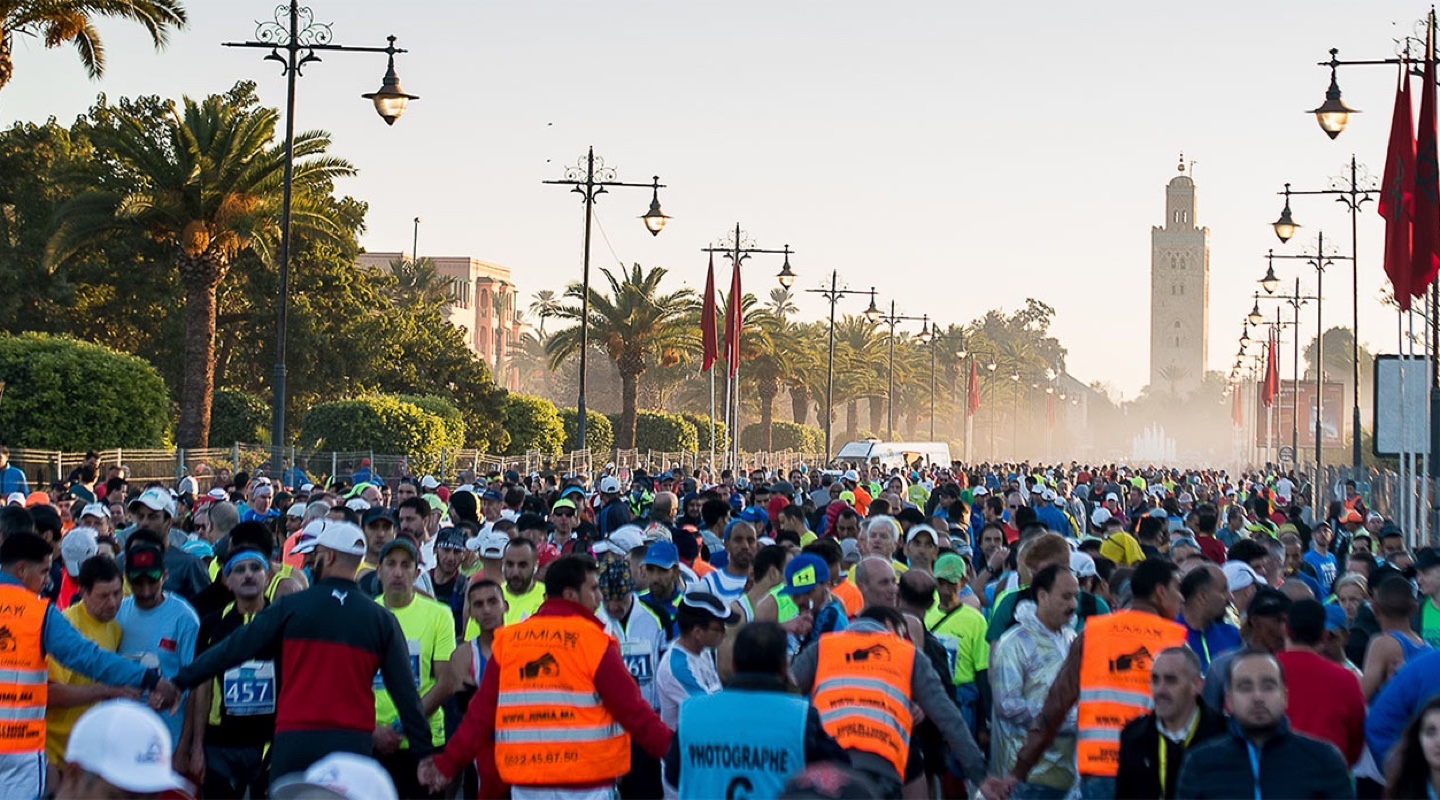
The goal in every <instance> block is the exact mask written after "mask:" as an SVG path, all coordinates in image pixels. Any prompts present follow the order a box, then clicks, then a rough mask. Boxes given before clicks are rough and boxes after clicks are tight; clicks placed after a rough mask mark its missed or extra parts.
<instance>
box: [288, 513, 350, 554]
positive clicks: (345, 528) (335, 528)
mask: <svg viewBox="0 0 1440 800" xmlns="http://www.w3.org/2000/svg"><path fill="white" fill-rule="evenodd" d="M316 523H319V524H318V525H317V524H316ZM312 528H318V529H319V530H317V531H315V538H313V539H307V538H306V536H307V535H308V534H309V533H310V531H311V529H312ZM317 547H324V548H326V549H327V550H334V551H335V552H337V553H345V554H346V555H352V556H363V555H365V532H364V531H362V530H360V526H359V525H355V524H354V523H350V522H341V521H337V520H333V519H330V520H325V519H317V520H312V521H311V522H310V524H309V525H306V526H305V529H304V532H303V533H302V534H301V536H300V543H299V544H297V545H295V547H294V548H292V549H291V550H290V554H291V555H304V554H306V553H309V552H311V551H312V550H314V549H315V548H317Z"/></svg>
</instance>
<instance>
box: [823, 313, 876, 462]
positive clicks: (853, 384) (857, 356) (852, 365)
mask: <svg viewBox="0 0 1440 800" xmlns="http://www.w3.org/2000/svg"><path fill="white" fill-rule="evenodd" d="M887 347H888V345H887V341H886V338H885V336H883V335H881V329H880V326H879V324H877V323H874V322H871V321H870V320H868V319H866V318H865V317H864V316H862V315H858V314H846V315H845V316H844V317H842V318H841V319H840V320H839V321H837V322H836V323H835V402H836V403H843V404H844V405H845V436H846V438H847V439H853V438H854V437H855V436H856V435H858V433H859V427H860V400H861V399H862V398H869V399H870V429H871V430H872V431H874V430H877V429H879V428H880V421H881V418H882V417H883V414H881V413H880V412H881V406H880V402H879V399H878V398H881V397H884V395H885V358H886V355H887Z"/></svg>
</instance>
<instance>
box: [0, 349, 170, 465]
mask: <svg viewBox="0 0 1440 800" xmlns="http://www.w3.org/2000/svg"><path fill="white" fill-rule="evenodd" d="M0 381H4V382H5V390H4V392H5V393H4V397H3V398H0V440H3V441H5V442H6V443H8V444H10V445H11V446H15V447H31V448H37V449H46V450H80V451H84V450H89V449H91V448H107V447H165V446H167V445H168V444H169V439H170V397H169V393H168V392H167V391H166V389H165V381H164V380H163V379H162V378H161V377H160V373H159V372H157V371H156V370H155V368H154V367H153V366H151V365H150V364H149V363H147V362H146V361H145V360H143V359H140V358H137V357H135V356H132V355H127V354H125V353H121V352H118V351H116V350H111V349H110V348H108V347H102V346H100V345H98V344H91V343H89V342H82V341H80V340H78V339H72V338H70V337H68V336H49V335H46V334H40V333H25V334H21V335H19V336H0Z"/></svg>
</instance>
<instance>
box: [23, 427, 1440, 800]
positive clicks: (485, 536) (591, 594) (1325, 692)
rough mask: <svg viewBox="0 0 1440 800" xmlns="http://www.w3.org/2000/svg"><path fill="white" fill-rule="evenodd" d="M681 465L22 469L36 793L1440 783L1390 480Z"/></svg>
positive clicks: (1164, 793) (1435, 624)
mask: <svg viewBox="0 0 1440 800" xmlns="http://www.w3.org/2000/svg"><path fill="white" fill-rule="evenodd" d="M0 450H3V449H0ZM847 466H848V467H850V468H846V467H847ZM856 467H858V469H857V468H856ZM659 469H665V467H664V466H663V465H662V466H660V467H659V468H658V469H657V470H655V471H651V472H647V471H645V470H641V469H636V470H634V471H633V472H632V471H627V470H615V469H613V468H612V469H604V470H599V471H597V473H596V474H594V475H580V474H566V473H563V472H561V471H551V470H544V471H540V472H536V473H533V474H529V475H521V474H518V473H516V472H505V473H494V474H489V475H483V474H474V473H473V472H462V473H461V474H459V475H458V476H449V479H448V480H446V479H442V478H440V477H438V476H413V477H405V478H402V479H399V480H398V481H396V480H394V479H391V480H390V481H386V480H383V479H381V478H379V477H377V476H376V475H374V474H373V473H372V472H371V470H370V467H369V465H368V464H362V465H361V466H360V467H359V468H358V469H357V470H356V471H355V472H354V474H351V475H348V476H343V477H335V478H331V479H329V480H327V481H325V482H323V483H321V484H320V485H316V484H314V483H312V482H311V479H310V478H309V476H306V475H304V473H301V472H300V471H299V470H286V471H285V472H284V473H283V474H282V475H281V478H280V479H271V478H267V477H265V476H264V475H247V474H246V473H243V472H242V473H238V474H235V475H233V476H232V475H228V474H224V473H222V474H220V475H217V476H216V477H215V483H214V486H205V487H202V486H200V485H198V484H197V483H196V482H195V481H194V480H193V479H188V478H187V479H186V480H185V481H182V482H181V483H179V484H178V485H162V484H148V485H135V484H132V483H131V482H130V481H129V479H128V476H127V475H126V471H125V470H124V468H123V467H122V466H120V465H101V464H100V463H99V461H98V458H92V459H87V461H86V463H85V464H83V465H82V466H81V467H80V468H77V469H76V470H75V471H74V472H73V473H71V475H69V476H67V478H66V479H65V480H64V481H60V482H56V483H55V484H53V485H52V486H50V487H49V489H48V490H45V489H37V490H35V491H32V490H31V488H30V486H29V485H28V483H27V482H26V480H25V476H24V475H23V473H21V472H20V470H18V469H16V468H15V467H13V466H11V465H9V464H8V461H7V460H5V459H4V453H3V451H0V485H3V486H4V488H5V489H6V490H7V495H6V496H5V497H4V500H5V507H4V508H3V509H0V595H3V597H0V787H3V789H0V794H3V795H4V796H5V797H15V798H30V797H49V796H58V797H62V798H64V797H125V798H130V797H152V796H157V797H159V796H164V797H186V796H188V797H204V798H243V797H251V798H260V797H267V796H271V797H279V798H285V797H310V796H326V797H349V798H355V799H356V800H360V799H361V798H366V799H367V800H368V799H369V798H374V799H375V800H380V798H395V797H404V798H411V797H427V798H441V797H443V798H455V797H464V798H473V797H482V798H501V797H507V796H508V797H513V798H516V800H525V798H542V797H557V798H576V799H579V798H586V799H588V798H595V799H596V800H600V799H601V798H615V797H620V798H659V797H667V798H668V797H681V798H722V797H723V798H727V799H728V798H766V797H793V798H802V797H803V798H813V797H834V798H841V797H854V798H862V797H907V798H928V797H965V796H973V795H977V794H978V795H980V796H984V797H987V798H1003V797H1012V798H1075V797H1084V798H1110V797H1116V798H1160V797H1164V798H1175V797H1181V798H1201V797H1204V798H1250V797H1254V798H1288V797H1356V796H1358V797H1400V798H1435V797H1436V796H1437V790H1440V652H1436V648H1440V550H1437V549H1436V548H1434V547H1427V546H1421V545H1422V544H1423V543H1419V542H1416V541H1415V537H1414V535H1413V533H1414V532H1413V531H1407V530H1402V529H1401V528H1400V527H1398V526H1397V525H1396V524H1395V523H1394V522H1393V521H1392V520H1389V519H1386V518H1385V517H1384V516H1382V515H1381V514H1379V513H1376V512H1374V511H1372V510H1371V509H1370V508H1369V507H1368V506H1367V500H1366V497H1365V493H1364V491H1363V489H1364V487H1363V486H1360V487H1357V486H1356V485H1355V484H1354V483H1347V484H1344V485H1340V486H1334V487H1330V486H1322V487H1312V486H1310V485H1308V484H1306V482H1305V480H1304V479H1303V476H1296V475H1294V474H1290V473H1284V472H1277V471H1269V470H1266V471H1249V472H1245V473H1243V474H1240V473H1230V472H1226V471H1222V470H1185V469H1160V468H1156V467H1148V466H1147V467H1126V466H1122V465H1107V466H1099V467H1090V466H1085V465H1081V464H1077V463H1073V462H1072V463H1068V464H1055V465H1034V464H1025V465H989V464H982V465H960V464H955V465H950V466H935V465H918V464H917V465H913V466H901V467H897V468H890V469H885V468H881V467H879V466H868V465H842V468H841V469H821V468H816V467H807V466H798V467H795V468H786V469H783V470H771V469H755V470H752V471H749V472H748V473H747V472H738V473H732V472H730V471H728V470H726V471H722V472H716V473H711V472H710V471H708V470H705V469H700V470H692V471H689V472H684V471H681V470H678V469H675V470H674V471H664V472H661V471H659ZM202 490H203V491H202ZM1316 497H1318V498H1320V502H1318V503H1316V502H1313V498H1316ZM1332 498H1333V499H1332ZM327 792H328V794H326V793H327Z"/></svg>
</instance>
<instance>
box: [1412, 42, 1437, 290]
mask: <svg viewBox="0 0 1440 800" xmlns="http://www.w3.org/2000/svg"><path fill="white" fill-rule="evenodd" d="M1434 25H1435V18H1434V16H1433V15H1432V16H1431V18H1430V26H1431V27H1430V32H1429V34H1428V35H1427V36H1426V37H1425V77H1424V78H1423V79H1421V83H1420V126H1419V130H1418V131H1417V133H1416V136H1415V216H1414V218H1413V219H1414V223H1413V226H1412V228H1411V231H1410V294H1411V295H1413V296H1415V297H1420V296H1423V295H1424V294H1425V290H1426V289H1428V288H1429V287H1430V282H1431V281H1433V280H1435V274H1436V273H1437V272H1440V253H1437V252H1436V244H1437V242H1436V239H1437V237H1440V164H1437V162H1436V156H1435V28H1434Z"/></svg>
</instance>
